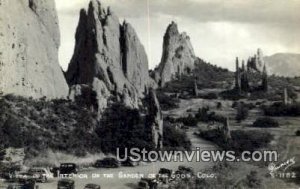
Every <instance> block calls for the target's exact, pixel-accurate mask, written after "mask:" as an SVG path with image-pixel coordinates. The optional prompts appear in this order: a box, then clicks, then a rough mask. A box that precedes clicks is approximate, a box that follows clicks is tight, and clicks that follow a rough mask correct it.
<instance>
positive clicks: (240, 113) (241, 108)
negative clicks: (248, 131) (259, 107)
mask: <svg viewBox="0 0 300 189" xmlns="http://www.w3.org/2000/svg"><path fill="white" fill-rule="evenodd" d="M248 115H249V109H248V107H246V105H245V104H244V103H240V104H239V105H238V107H237V114H236V117H235V119H236V120H237V121H238V122H241V121H242V120H245V119H247V118H248Z"/></svg>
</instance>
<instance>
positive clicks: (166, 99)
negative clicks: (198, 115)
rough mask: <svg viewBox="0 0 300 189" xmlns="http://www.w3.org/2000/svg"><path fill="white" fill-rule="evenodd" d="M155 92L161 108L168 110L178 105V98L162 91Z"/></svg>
mask: <svg viewBox="0 0 300 189" xmlns="http://www.w3.org/2000/svg"><path fill="white" fill-rule="evenodd" d="M156 94H157V99H158V101H159V103H160V107H161V109H162V110H170V109H174V108H178V107H179V106H178V103H179V100H178V99H177V98H174V97H170V96H168V95H166V94H165V93H163V92H162V91H157V93H156Z"/></svg>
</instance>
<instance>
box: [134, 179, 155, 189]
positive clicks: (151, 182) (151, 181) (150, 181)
mask: <svg viewBox="0 0 300 189" xmlns="http://www.w3.org/2000/svg"><path fill="white" fill-rule="evenodd" d="M145 183H147V184H145ZM138 185H139V187H140V188H143V187H144V188H145V187H146V188H149V189H157V187H158V181H157V180H156V179H154V178H141V180H140V182H139V184H138ZM140 185H141V186H140Z"/></svg>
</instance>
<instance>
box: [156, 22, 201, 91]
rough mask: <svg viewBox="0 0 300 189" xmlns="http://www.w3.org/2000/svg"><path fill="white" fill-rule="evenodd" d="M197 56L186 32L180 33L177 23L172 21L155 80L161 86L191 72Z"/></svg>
mask: <svg viewBox="0 0 300 189" xmlns="http://www.w3.org/2000/svg"><path fill="white" fill-rule="evenodd" d="M195 60H196V56H195V53H194V49H193V47H192V44H191V42H190V38H189V36H187V34H186V33H179V31H178V27H177V24H176V23H175V22H172V23H171V24H170V25H169V26H168V28H167V31H166V33H165V36H164V43H163V53H162V59H161V62H160V64H159V66H158V68H157V69H156V72H157V73H158V74H156V77H155V80H156V82H157V83H158V84H159V85H160V86H164V85H165V83H166V82H168V81H171V80H173V79H176V78H179V77H180V76H181V75H183V74H190V72H191V71H192V70H193V69H194V66H195V65H194V64H195Z"/></svg>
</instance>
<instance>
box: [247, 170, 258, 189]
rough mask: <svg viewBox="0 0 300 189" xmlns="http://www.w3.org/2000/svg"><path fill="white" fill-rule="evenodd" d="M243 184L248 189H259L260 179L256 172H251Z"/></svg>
mask: <svg viewBox="0 0 300 189" xmlns="http://www.w3.org/2000/svg"><path fill="white" fill-rule="evenodd" d="M245 184H246V185H247V186H248V187H249V188H260V187H261V184H262V179H261V178H259V176H258V174H257V171H251V172H250V173H249V174H248V175H247V177H246V179H245Z"/></svg>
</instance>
